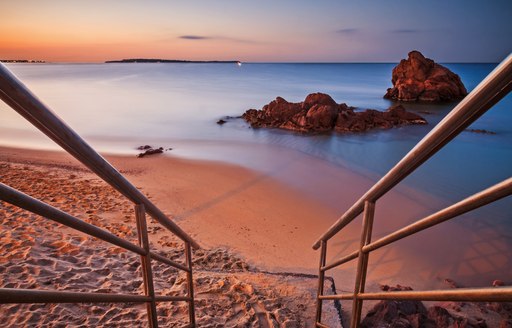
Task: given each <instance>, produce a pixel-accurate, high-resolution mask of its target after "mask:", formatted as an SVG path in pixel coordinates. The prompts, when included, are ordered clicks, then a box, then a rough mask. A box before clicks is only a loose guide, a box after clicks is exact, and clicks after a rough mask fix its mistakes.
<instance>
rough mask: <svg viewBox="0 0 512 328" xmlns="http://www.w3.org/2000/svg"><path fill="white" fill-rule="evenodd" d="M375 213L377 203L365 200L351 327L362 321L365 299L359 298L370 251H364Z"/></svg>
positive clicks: (369, 237) (364, 282)
mask: <svg viewBox="0 0 512 328" xmlns="http://www.w3.org/2000/svg"><path fill="white" fill-rule="evenodd" d="M374 213H375V203H374V202H370V201H368V200H367V201H365V203H364V214H363V226H362V230H361V242H360V244H359V258H358V261H357V273H356V282H355V287H354V300H353V302H352V320H351V321H350V327H351V328H357V327H359V323H360V321H361V311H362V308H363V300H361V299H358V295H359V294H360V293H364V287H365V284H366V272H367V268H368V257H369V253H364V252H363V247H364V246H366V245H368V244H369V243H370V242H371V239H372V229H373V218H374Z"/></svg>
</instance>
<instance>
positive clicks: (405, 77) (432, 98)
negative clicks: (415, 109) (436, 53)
mask: <svg viewBox="0 0 512 328" xmlns="http://www.w3.org/2000/svg"><path fill="white" fill-rule="evenodd" d="M391 82H392V83H393V88H389V89H388V91H387V93H386V94H385V95H384V98H388V99H393V100H401V101H425V102H436V101H453V100H458V99H461V98H464V96H466V95H467V93H468V92H467V91H466V88H465V87H464V84H462V81H461V80H460V77H459V76H458V75H457V74H455V73H453V72H452V71H450V70H449V69H448V68H446V67H444V66H442V65H439V64H437V63H435V62H434V61H433V60H432V59H429V58H425V57H424V56H423V55H422V54H421V52H419V51H411V52H410V53H409V58H408V59H402V60H401V61H400V64H398V65H397V66H396V67H395V68H394V69H393V75H392V79H391Z"/></svg>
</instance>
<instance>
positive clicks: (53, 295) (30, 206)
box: [0, 63, 199, 327]
mask: <svg viewBox="0 0 512 328" xmlns="http://www.w3.org/2000/svg"><path fill="white" fill-rule="evenodd" d="M0 99H2V100H3V101H4V102H5V103H6V104H8V105H9V106H10V107H12V108H13V109H14V110H15V111H16V112H18V113H19V114H20V115H21V116H23V117H24V118H25V119H26V120H27V121H29V122H30V123H32V124H33V125H34V126H35V127H37V128H38V129H39V130H41V131H42V132H43V133H44V134H46V135H47V136H48V137H49V138H51V139H52V140H53V141H55V142H56V143H57V144H58V145H60V146H61V147H62V148H63V149H64V150H66V151H67V152H68V153H69V154H71V155H72V156H73V157H75V158H76V159H77V160H78V161H80V162H81V163H82V164H84V165H85V166H86V167H88V168H89V169H90V170H91V171H93V172H94V173H95V174H96V175H97V176H99V177H100V178H101V179H103V180H104V181H105V182H107V183H108V184H110V185H111V186H112V187H114V188H115V189H116V190H117V191H119V192H120V193H121V194H122V195H123V196H124V197H126V198H127V199H128V200H130V201H131V202H132V203H134V210H135V217H136V223H137V233H138V245H135V244H133V243H131V242H129V241H127V240H124V239H122V238H120V237H118V236H116V235H114V234H112V233H110V232H108V231H106V230H103V229H101V228H99V227H97V226H95V225H92V224H89V223H87V222H84V221H82V220H79V219H77V218H75V217H74V216H72V215H70V214H68V213H66V212H63V211H61V210H59V209H57V208H55V207H53V206H51V205H49V204H46V203H44V202H42V201H40V200H38V199H35V198H33V197H31V196H29V195H26V194H24V193H22V192H20V191H18V190H16V189H13V188H11V187H9V186H7V185H5V184H3V183H0V200H2V201H5V202H7V203H10V204H12V205H14V206H17V207H20V208H23V209H25V210H27V211H30V212H32V213H35V214H38V215H41V216H42V217H45V218H47V219H50V220H53V221H56V222H58V223H60V224H63V225H66V226H68V227H70V228H73V229H75V230H78V231H81V232H83V233H85V234H88V235H90V236H93V237H96V238H99V239H101V240H103V241H106V242H108V243H110V244H113V245H116V246H119V247H122V248H124V249H126V250H128V251H130V252H133V253H136V254H138V255H140V258H141V267H142V275H143V281H144V293H145V295H130V294H114V293H86V292H63V291H50V290H34V289H18V288H0V304H1V303H102V302H119V303H146V305H147V313H148V321H149V325H150V327H158V320H157V312H156V303H157V302H177V301H184V302H188V309H189V311H188V312H189V327H195V312H194V288H193V279H192V247H193V248H199V245H198V244H197V243H196V242H195V241H194V240H193V239H192V238H191V237H190V236H189V235H187V234H186V233H185V232H184V231H183V230H181V228H180V227H179V226H178V225H176V224H175V223H174V222H173V221H171V220H170V219H169V218H168V217H167V216H166V215H165V214H164V213H163V212H162V211H161V210H160V209H158V208H157V207H156V206H155V205H154V204H153V203H152V202H151V201H150V200H149V199H148V198H147V197H146V196H144V194H142V193H141V192H140V191H139V190H138V189H137V188H136V187H135V186H133V185H132V184H131V183H130V182H129V181H128V180H127V179H126V178H125V177H124V176H123V175H122V174H121V173H119V172H118V171H117V170H116V169H115V168H114V167H113V166H112V165H111V164H110V163H108V162H107V161H106V160H105V159H104V158H103V157H101V156H100V155H99V154H98V153H97V152H96V151H95V150H94V149H93V148H92V147H91V146H89V145H88V144H87V143H86V142H85V141H84V140H83V139H82V138H81V137H80V136H79V135H78V134H77V133H76V132H75V131H73V130H72V129H71V128H70V127H69V126H67V125H66V124H65V123H64V122H63V121H62V120H61V119H60V118H59V117H58V116H57V115H55V114H54V113H53V112H52V111H51V110H50V109H49V108H48V107H47V106H46V105H44V104H43V103H42V102H41V101H40V100H39V99H38V98H37V97H36V96H35V95H33V94H32V93H31V92H30V91H29V90H28V88H27V87H26V86H25V85H24V84H23V83H22V82H21V81H20V80H19V79H18V78H17V77H16V76H14V75H13V74H12V73H11V72H10V71H9V69H7V67H5V66H4V65H3V64H1V63H0ZM146 213H147V214H149V215H150V216H151V217H153V218H154V219H155V220H156V221H158V222H159V223H160V224H161V225H163V226H164V227H165V228H167V230H169V231H170V232H172V233H173V234H175V235H176V236H177V237H179V238H180V239H181V240H183V242H184V244H185V263H184V264H180V263H177V262H174V261H172V260H170V259H168V258H167V257H164V256H162V255H159V254H157V253H155V252H153V251H151V250H150V247H149V239H148V232H147V225H146ZM151 260H155V261H158V262H161V263H164V264H167V265H169V266H172V267H174V268H176V269H178V270H182V271H184V272H186V275H187V295H186V296H158V295H155V290H154V286H153V274H152V270H151Z"/></svg>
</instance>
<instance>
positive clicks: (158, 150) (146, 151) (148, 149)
mask: <svg viewBox="0 0 512 328" xmlns="http://www.w3.org/2000/svg"><path fill="white" fill-rule="evenodd" d="M137 149H139V150H144V152H143V153H140V154H138V155H137V157H138V158H142V157H144V156H147V155H154V154H161V153H163V152H164V148H163V147H159V148H153V147H151V146H149V145H145V146H140V147H138V148H137Z"/></svg>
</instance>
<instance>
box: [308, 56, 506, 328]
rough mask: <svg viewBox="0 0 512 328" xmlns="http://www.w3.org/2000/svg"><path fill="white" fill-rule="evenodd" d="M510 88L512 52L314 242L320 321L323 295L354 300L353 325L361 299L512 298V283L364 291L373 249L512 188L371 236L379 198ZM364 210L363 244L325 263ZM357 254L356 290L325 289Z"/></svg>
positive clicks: (319, 322) (500, 188)
mask: <svg viewBox="0 0 512 328" xmlns="http://www.w3.org/2000/svg"><path fill="white" fill-rule="evenodd" d="M511 90H512V54H510V55H509V56H508V57H507V58H506V59H505V60H504V61H503V62H502V63H501V64H500V65H499V66H498V67H496V68H495V69H494V70H493V71H492V72H491V73H490V74H489V75H488V76H487V77H486V78H485V79H484V80H483V81H482V82H481V83H480V84H479V85H478V86H477V87H476V88H475V89H474V90H473V91H472V92H471V93H470V94H469V95H468V96H466V97H465V98H464V99H463V100H462V101H461V102H460V103H459V104H458V105H457V106H456V107H455V108H454V109H453V110H452V111H451V112H450V113H449V114H448V115H447V116H446V117H445V118H444V119H443V120H442V121H441V122H440V123H439V124H438V125H437V126H436V127H434V129H432V131H431V132H430V133H429V134H427V135H426V136H425V137H424V138H423V139H422V140H421V141H420V142H419V143H418V144H417V145H416V146H415V147H414V148H413V149H412V150H411V151H410V152H409V153H408V154H407V155H405V156H404V157H403V158H402V159H401V160H400V161H399V162H398V164H396V165H395V166H394V167H393V168H392V169H391V170H390V171H389V172H388V173H387V174H386V175H385V176H384V177H383V178H382V179H380V180H379V181H378V182H377V183H376V184H375V185H374V186H373V187H372V188H370V189H369V190H368V191H367V192H366V193H365V194H364V195H363V196H362V197H361V198H360V199H359V200H358V201H357V202H356V203H355V204H354V205H352V207H350V208H349V209H348V210H347V211H346V212H345V213H344V214H343V215H342V216H341V217H340V218H339V219H338V220H337V221H336V222H335V223H334V224H333V225H332V226H331V227H330V228H329V229H328V230H327V231H326V232H325V233H324V234H323V235H322V236H321V237H320V238H319V239H318V240H317V241H316V242H315V243H314V245H313V249H315V250H316V249H318V248H321V250H320V264H319V283H318V295H317V311H316V326H317V327H326V325H325V324H323V323H322V301H324V300H352V316H351V321H350V326H351V327H352V328H356V327H358V326H359V324H360V321H361V311H362V305H363V300H390V299H392V300H424V301H433V300H434V301H512V287H498V288H469V289H456V290H429V291H394V292H378V293H365V291H364V290H365V283H366V273H367V268H368V258H369V255H370V252H372V251H375V250H377V249H379V248H381V247H384V246H386V245H389V244H391V243H393V242H395V241H397V240H400V239H402V238H405V237H407V236H410V235H413V234H415V233H417V232H420V231H422V230H425V229H428V228H430V227H432V226H435V225H437V224H440V223H442V222H444V221H447V220H450V219H453V218H455V217H457V216H459V215H462V214H464V213H466V212H469V211H472V210H474V209H476V208H479V207H481V206H484V205H486V204H489V203H492V202H494V201H497V200H499V199H501V198H503V197H507V196H509V195H511V194H512V178H508V179H506V180H504V181H502V182H500V183H498V184H496V185H494V186H492V187H490V188H487V189H485V190H483V191H481V192H479V193H477V194H475V195H473V196H471V197H468V198H466V199H464V200H462V201H460V202H458V203H456V204H453V205H451V206H449V207H447V208H445V209H443V210H440V211H438V212H437V213H434V214H432V215H430V216H427V217H425V218H423V219H421V220H418V221H416V222H415V223H413V224H410V225H408V226H406V227H404V228H402V229H399V230H397V231H395V232H393V233H390V234H388V235H387V236H384V237H382V238H380V239H379V240H377V241H374V242H371V237H372V227H373V218H374V212H375V203H376V202H377V200H379V198H381V197H382V196H384V195H385V194H386V193H387V192H388V191H390V190H391V189H392V188H393V187H395V186H396V185H397V184H398V183H399V182H400V181H402V180H403V179H404V178H406V177H407V176H408V175H409V174H411V173H412V172H413V171H414V170H415V169H416V168H418V167H419V166H420V165H422V164H423V163H424V162H425V161H427V160H428V159H429V158H430V157H432V156H433V155H434V154H435V153H436V152H438V151H439V150H440V149H441V148H442V147H444V146H445V145H446V144H447V143H449V142H450V141H451V140H452V139H453V138H455V137H456V136H457V135H458V134H459V133H461V132H462V131H463V130H464V129H466V128H467V127H468V126H469V125H470V124H471V123H473V122H474V121H475V120H477V119H478V118H479V117H480V116H481V115H482V114H484V113H485V112H486V111H487V110H489V109H490V108H491V107H492V106H493V105H494V104H496V103H497V102H498V101H499V100H501V99H502V98H503V97H505V96H506V95H507V94H508V93H509V92H510V91H511ZM361 213H363V224H362V229H361V239H360V245H359V248H358V249H357V250H355V251H354V252H352V253H350V254H348V255H346V256H344V257H342V258H340V259H337V260H335V261H333V262H331V263H326V254H327V242H328V241H329V239H331V238H332V237H333V236H335V235H336V234H337V233H338V232H340V231H341V230H342V229H343V228H344V227H345V226H346V225H348V224H349V223H350V222H352V221H353V220H354V219H355V218H356V217H357V216H359V215H360V214H361ZM355 259H358V262H357V271H356V281H355V286H354V293H344V294H340V295H324V287H323V286H324V279H325V272H326V271H327V270H330V269H333V268H335V267H338V266H340V265H342V264H344V263H347V262H349V261H351V260H355Z"/></svg>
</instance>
